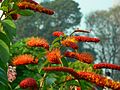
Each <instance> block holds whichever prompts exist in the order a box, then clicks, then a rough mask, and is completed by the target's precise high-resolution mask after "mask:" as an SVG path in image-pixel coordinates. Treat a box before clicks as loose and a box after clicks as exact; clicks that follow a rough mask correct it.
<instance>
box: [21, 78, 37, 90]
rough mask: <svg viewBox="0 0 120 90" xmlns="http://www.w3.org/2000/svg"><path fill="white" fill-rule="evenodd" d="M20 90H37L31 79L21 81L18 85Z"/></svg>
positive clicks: (34, 82)
mask: <svg viewBox="0 0 120 90" xmlns="http://www.w3.org/2000/svg"><path fill="white" fill-rule="evenodd" d="M19 86H20V88H22V89H27V88H30V89H32V90H37V83H36V81H35V80H34V79H33V78H26V79H24V80H22V81H21V82H20V84H19Z"/></svg>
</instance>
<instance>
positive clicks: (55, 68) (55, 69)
mask: <svg viewBox="0 0 120 90" xmlns="http://www.w3.org/2000/svg"><path fill="white" fill-rule="evenodd" d="M43 70H44V71H46V72H50V71H60V72H67V73H70V74H71V75H72V76H74V77H75V78H77V79H80V78H79V74H78V73H77V72H76V71H75V70H74V69H72V68H69V67H60V66H56V67H44V68H43Z"/></svg>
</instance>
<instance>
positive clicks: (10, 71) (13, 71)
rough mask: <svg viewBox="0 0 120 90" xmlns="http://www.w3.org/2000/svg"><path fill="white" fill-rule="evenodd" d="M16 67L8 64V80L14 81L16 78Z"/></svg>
mask: <svg viewBox="0 0 120 90" xmlns="http://www.w3.org/2000/svg"><path fill="white" fill-rule="evenodd" d="M16 75H17V73H16V67H12V66H8V71H7V76H8V81H9V82H13V81H14V80H15V79H16Z"/></svg>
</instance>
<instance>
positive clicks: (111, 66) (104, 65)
mask: <svg viewBox="0 0 120 90" xmlns="http://www.w3.org/2000/svg"><path fill="white" fill-rule="evenodd" d="M93 68H94V69H101V68H108V69H115V70H120V65H115V64H109V63H98V64H94V66H93Z"/></svg>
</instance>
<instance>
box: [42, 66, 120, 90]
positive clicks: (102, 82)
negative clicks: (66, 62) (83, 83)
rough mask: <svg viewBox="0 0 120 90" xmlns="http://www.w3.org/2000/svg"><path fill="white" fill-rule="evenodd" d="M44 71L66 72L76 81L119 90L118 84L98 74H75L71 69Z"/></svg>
mask: <svg viewBox="0 0 120 90" xmlns="http://www.w3.org/2000/svg"><path fill="white" fill-rule="evenodd" d="M43 70H44V71H47V72H49V71H61V72H67V73H70V74H71V75H72V76H74V77H75V78H76V79H84V80H87V81H89V82H92V83H95V84H96V85H98V86H101V87H104V86H106V87H108V88H111V89H113V90H120V82H115V81H113V80H111V79H108V78H107V77H103V76H100V75H99V74H95V73H92V72H76V71H74V69H72V68H68V67H44V68H43Z"/></svg>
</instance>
